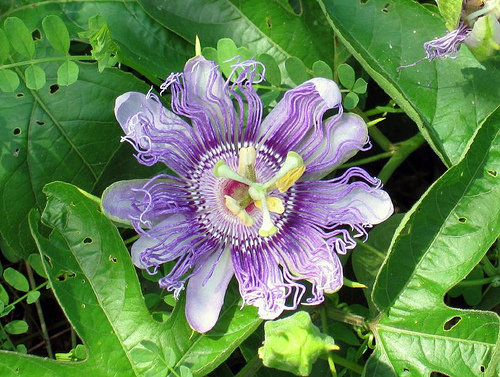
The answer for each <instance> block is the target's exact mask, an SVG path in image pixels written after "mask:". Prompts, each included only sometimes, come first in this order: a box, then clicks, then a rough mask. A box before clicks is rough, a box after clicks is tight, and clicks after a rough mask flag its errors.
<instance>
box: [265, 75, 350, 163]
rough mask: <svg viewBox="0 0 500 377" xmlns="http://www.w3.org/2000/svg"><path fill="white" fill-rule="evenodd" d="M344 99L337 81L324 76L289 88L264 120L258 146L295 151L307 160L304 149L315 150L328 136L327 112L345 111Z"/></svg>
mask: <svg viewBox="0 0 500 377" xmlns="http://www.w3.org/2000/svg"><path fill="white" fill-rule="evenodd" d="M341 101H342V96H341V94H340V90H339V88H338V86H337V84H335V82H333V81H331V80H328V79H324V78H314V79H311V80H309V81H306V82H304V83H303V84H301V85H299V86H297V87H296V88H294V89H292V90H289V91H288V92H286V93H285V96H284V97H283V99H282V100H281V101H280V102H279V103H278V104H277V105H276V107H275V108H274V109H273V110H272V111H271V112H270V113H269V115H268V116H267V117H266V119H265V120H264V121H263V122H262V124H261V127H260V129H259V133H258V137H257V140H258V144H259V145H258V146H259V147H260V145H263V146H264V147H267V149H270V150H272V151H274V152H276V153H279V154H280V155H282V156H286V154H287V153H288V152H289V151H291V150H293V151H295V152H297V153H299V154H301V155H302V157H303V158H304V159H306V158H307V157H308V156H304V155H303V152H304V151H311V152H310V153H312V151H313V150H314V149H315V148H317V147H318V146H319V145H320V144H321V142H322V141H323V139H324V137H325V136H324V131H323V128H322V118H323V115H324V113H325V112H326V111H327V110H329V109H333V108H338V109H339V113H341V112H342V105H341ZM297 148H299V149H297ZM257 149H258V148H257ZM264 149H266V148H264Z"/></svg>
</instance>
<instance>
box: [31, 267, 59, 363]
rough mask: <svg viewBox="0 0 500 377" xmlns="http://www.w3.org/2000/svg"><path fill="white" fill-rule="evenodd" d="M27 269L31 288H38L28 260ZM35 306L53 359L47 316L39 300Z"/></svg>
mask: <svg viewBox="0 0 500 377" xmlns="http://www.w3.org/2000/svg"><path fill="white" fill-rule="evenodd" d="M26 271H27V272H28V280H29V282H30V287H31V289H36V288H34V287H35V285H36V282H35V277H34V276H33V270H32V269H31V266H30V265H29V263H28V262H26ZM45 284H48V281H46V282H45ZM35 307H36V312H37V314H38V319H39V320H40V329H41V330H42V337H43V340H44V341H45V348H46V349H47V356H49V358H51V359H53V358H54V353H53V352H52V344H51V343H50V336H49V331H48V330H47V324H46V323H45V317H44V315H43V310H42V305H40V301H39V300H36V301H35Z"/></svg>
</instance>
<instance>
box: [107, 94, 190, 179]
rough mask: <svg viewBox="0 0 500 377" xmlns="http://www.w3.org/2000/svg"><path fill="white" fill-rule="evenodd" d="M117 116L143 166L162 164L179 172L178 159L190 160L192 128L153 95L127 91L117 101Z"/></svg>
mask: <svg viewBox="0 0 500 377" xmlns="http://www.w3.org/2000/svg"><path fill="white" fill-rule="evenodd" d="M115 116H116V119H117V120H118V122H119V123H120V126H121V127H122V128H123V130H124V132H125V137H124V138H123V139H124V140H126V141H128V142H129V143H131V144H132V145H133V146H134V148H135V149H136V151H137V159H138V160H139V162H140V163H142V164H143V165H148V166H149V165H153V164H155V163H156V162H158V161H162V162H164V163H165V164H167V165H168V166H170V167H171V168H173V169H174V170H176V171H177V172H178V173H181V174H182V172H183V170H182V169H176V167H177V166H178V164H179V162H178V160H179V159H181V160H188V159H189V158H190V155H189V152H186V151H191V150H192V149H193V148H194V147H193V146H192V135H191V132H192V131H191V127H190V126H189V125H188V124H187V123H186V122H184V121H183V120H182V119H181V118H180V117H178V116H177V115H175V114H174V113H172V112H171V111H169V110H167V109H165V108H164V107H163V105H162V104H161V103H160V100H159V99H158V98H157V97H156V96H155V95H153V94H148V95H145V94H142V93H137V92H128V93H125V94H122V95H121V96H120V97H118V98H117V99H116V103H115Z"/></svg>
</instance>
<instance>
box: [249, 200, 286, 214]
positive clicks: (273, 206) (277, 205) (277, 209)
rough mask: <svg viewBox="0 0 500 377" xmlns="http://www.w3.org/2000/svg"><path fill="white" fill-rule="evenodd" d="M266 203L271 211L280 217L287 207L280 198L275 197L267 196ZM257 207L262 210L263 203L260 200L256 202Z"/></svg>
mask: <svg viewBox="0 0 500 377" xmlns="http://www.w3.org/2000/svg"><path fill="white" fill-rule="evenodd" d="M266 203H267V207H268V208H269V211H271V212H274V213H279V214H280V215H281V214H282V213H283V212H285V206H284V205H283V201H282V200H281V199H280V198H275V197H273V196H266ZM255 206H256V207H257V208H258V209H260V210H262V203H261V202H260V200H256V201H255Z"/></svg>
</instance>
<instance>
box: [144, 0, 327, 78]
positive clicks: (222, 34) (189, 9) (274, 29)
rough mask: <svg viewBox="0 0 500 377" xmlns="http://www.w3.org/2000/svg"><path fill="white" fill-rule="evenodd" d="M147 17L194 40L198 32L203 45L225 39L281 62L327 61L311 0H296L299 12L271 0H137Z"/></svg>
mask: <svg viewBox="0 0 500 377" xmlns="http://www.w3.org/2000/svg"><path fill="white" fill-rule="evenodd" d="M139 2H140V3H141V5H142V6H143V7H144V9H145V10H146V11H147V12H148V13H149V15H150V16H151V17H153V18H154V19H156V20H158V22H160V23H161V24H162V25H164V26H165V27H166V28H168V29H170V30H172V31H174V32H175V33H177V34H179V35H180V36H182V37H183V38H185V39H186V40H188V41H190V42H191V43H194V39H195V36H196V34H198V36H199V38H200V40H201V43H202V45H203V46H204V47H206V46H212V47H215V46H216V45H217V41H218V40H219V39H221V38H231V39H232V40H234V42H235V43H236V45H237V46H244V47H247V48H248V49H250V51H252V53H255V54H256V55H257V54H261V53H267V54H269V55H271V56H273V57H274V58H275V59H276V61H277V62H278V63H279V64H280V65H281V67H282V71H283V72H282V73H284V72H285V71H284V69H283V68H284V66H283V65H284V62H285V60H286V59H287V58H289V57H290V56H296V57H298V58H299V59H301V60H303V62H304V63H305V64H306V66H308V67H309V68H311V67H312V64H313V63H314V62H315V61H317V60H323V61H325V62H327V63H329V64H330V65H333V35H332V32H331V30H330V28H329V26H328V24H327V22H326V19H325V17H324V15H323V14H322V12H321V9H320V8H319V6H318V4H317V3H315V2H314V1H302V2H300V6H301V12H299V14H297V13H294V12H293V11H291V8H290V6H284V4H280V3H279V2H277V1H268V0H252V1H236V0H235V1H231V0H209V1H197V0H184V1H163V0H144V1H143V0H139Z"/></svg>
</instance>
